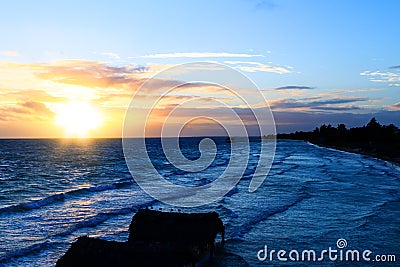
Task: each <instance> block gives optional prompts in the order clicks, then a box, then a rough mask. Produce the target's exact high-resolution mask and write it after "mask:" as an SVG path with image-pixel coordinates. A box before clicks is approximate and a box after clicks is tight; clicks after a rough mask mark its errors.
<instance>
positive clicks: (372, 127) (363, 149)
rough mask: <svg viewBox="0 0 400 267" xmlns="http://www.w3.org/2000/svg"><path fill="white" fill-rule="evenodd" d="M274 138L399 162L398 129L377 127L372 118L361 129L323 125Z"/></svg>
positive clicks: (399, 133) (399, 131)
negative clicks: (312, 129)
mask: <svg viewBox="0 0 400 267" xmlns="http://www.w3.org/2000/svg"><path fill="white" fill-rule="evenodd" d="M277 138H278V139H294V140H304V141H309V142H311V143H314V144H317V145H322V146H328V147H335V148H338V149H343V150H349V151H354V152H359V153H364V154H370V155H374V156H377V157H381V158H385V159H389V160H393V161H397V162H400V129H399V128H398V127H396V126H395V125H393V124H390V125H381V124H380V123H379V122H378V121H377V120H376V119H375V118H372V119H371V120H370V121H369V123H368V124H367V125H364V126H362V127H354V128H350V129H347V128H346V125H344V124H339V125H337V127H333V126H332V125H330V124H329V125H325V124H323V125H321V126H320V127H319V128H318V127H317V128H315V130H314V131H311V132H303V131H296V132H295V133H290V134H278V135H277Z"/></svg>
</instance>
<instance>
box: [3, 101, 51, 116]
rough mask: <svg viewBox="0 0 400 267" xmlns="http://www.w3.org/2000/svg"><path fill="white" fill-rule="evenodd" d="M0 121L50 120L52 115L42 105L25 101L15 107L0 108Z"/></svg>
mask: <svg viewBox="0 0 400 267" xmlns="http://www.w3.org/2000/svg"><path fill="white" fill-rule="evenodd" d="M0 111H1V112H0V114H1V115H0V121H10V120H18V119H21V118H23V119H24V120H29V119H33V118H40V119H45V118H52V117H53V116H54V113H53V112H52V111H51V110H50V109H49V108H48V107H47V106H46V105H45V104H44V103H41V102H37V101H32V100H29V101H25V102H21V103H17V104H16V105H10V106H0Z"/></svg>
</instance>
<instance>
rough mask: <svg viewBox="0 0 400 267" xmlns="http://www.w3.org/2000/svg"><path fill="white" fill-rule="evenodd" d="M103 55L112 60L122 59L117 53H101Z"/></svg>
mask: <svg viewBox="0 0 400 267" xmlns="http://www.w3.org/2000/svg"><path fill="white" fill-rule="evenodd" d="M101 55H103V56H106V57H109V58H111V59H120V58H121V57H120V56H119V55H118V54H117V53H111V52H104V53H101Z"/></svg>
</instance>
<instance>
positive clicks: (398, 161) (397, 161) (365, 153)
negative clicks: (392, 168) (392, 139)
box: [281, 139, 400, 167]
mask: <svg viewBox="0 0 400 267" xmlns="http://www.w3.org/2000/svg"><path fill="white" fill-rule="evenodd" d="M281 140H296V139H281ZM297 141H299V140H297ZM301 141H304V142H309V143H310V144H313V145H316V146H319V147H325V148H331V149H335V150H339V151H344V152H349V153H354V154H359V155H363V156H368V157H371V158H376V159H380V160H384V161H387V162H390V163H391V164H393V165H396V166H397V167H400V158H397V159H396V158H391V157H387V156H385V155H380V154H377V153H373V152H371V151H366V150H363V149H362V148H351V147H344V146H334V145H327V144H321V143H317V142H311V141H308V140H301Z"/></svg>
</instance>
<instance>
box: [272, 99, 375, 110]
mask: <svg viewBox="0 0 400 267" xmlns="http://www.w3.org/2000/svg"><path fill="white" fill-rule="evenodd" d="M363 101H369V99H368V98H363V97H352V98H346V97H337V98H329V99H323V98H321V97H310V98H303V99H290V98H289V99H287V98H282V99H276V100H273V101H271V103H270V105H271V108H272V109H273V110H297V111H346V110H358V109H360V108H359V107H358V106H354V105H349V104H353V103H356V102H363Z"/></svg>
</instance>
